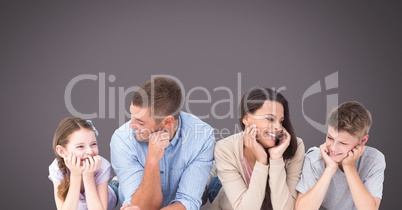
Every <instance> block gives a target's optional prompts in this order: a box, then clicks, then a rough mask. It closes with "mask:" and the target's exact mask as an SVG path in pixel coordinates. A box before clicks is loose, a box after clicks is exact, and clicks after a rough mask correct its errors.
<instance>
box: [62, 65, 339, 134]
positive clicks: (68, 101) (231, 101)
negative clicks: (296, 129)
mask: <svg viewBox="0 0 402 210" xmlns="http://www.w3.org/2000/svg"><path fill="white" fill-rule="evenodd" d="M161 76H163V77H168V78H170V79H173V80H175V81H176V82H177V83H178V84H179V86H180V88H181V90H182V95H183V103H182V104H181V107H180V109H181V108H183V107H184V108H185V110H186V112H188V113H192V112H191V108H190V107H191V104H205V105H208V104H210V105H211V106H210V107H211V109H210V113H207V114H205V115H197V117H199V118H200V119H208V118H211V117H212V118H213V119H226V118H235V116H236V114H235V110H237V109H236V108H235V107H237V105H238V104H239V103H240V100H241V97H242V95H241V90H242V89H241V85H242V84H241V81H242V80H241V73H237V84H236V85H237V88H236V90H235V91H236V92H237V93H235V94H234V93H233V91H232V89H230V88H229V87H225V86H220V87H216V88H214V89H213V90H212V91H210V90H208V89H207V88H205V87H202V86H196V87H193V88H191V89H190V90H189V91H188V92H187V93H186V92H185V88H184V86H183V83H182V82H181V81H180V80H179V79H178V78H176V77H174V76H171V75H152V76H151V81H152V80H153V79H155V78H156V77H161ZM106 79H107V81H108V82H109V83H113V82H115V81H116V76H114V75H109V76H107V77H106V74H105V73H102V72H101V73H99V74H98V75H94V74H82V75H78V76H76V77H74V78H73V79H71V80H70V82H69V83H68V84H67V86H66V89H65V92H64V101H65V105H66V108H67V110H68V111H69V113H70V114H71V115H73V116H79V117H81V118H84V119H94V118H99V119H104V118H106V117H107V118H109V119H115V118H116V111H115V110H116V102H117V105H118V109H117V110H118V113H117V117H118V119H119V120H118V121H119V124H120V125H121V124H123V123H124V122H126V120H127V118H130V113H129V112H128V111H127V110H126V108H125V105H126V104H125V103H126V102H125V99H126V97H127V96H128V95H129V94H131V93H133V92H135V91H139V92H141V87H138V86H132V87H129V88H127V89H125V88H124V87H117V96H118V97H117V99H116V87H108V112H106V103H107V101H106V86H107V85H106V83H107V82H106ZM338 80H339V79H338V71H337V72H334V73H332V74H330V75H328V76H326V77H325V78H324V86H325V90H330V89H336V88H338V84H339V83H338ZM88 81H90V82H94V81H95V82H96V81H97V82H98V90H99V91H98V111H97V112H93V113H82V112H80V111H78V110H77V109H76V108H75V107H74V105H73V102H72V94H71V93H72V90H73V88H74V86H75V85H76V84H77V83H79V82H88ZM271 89H273V90H276V91H277V92H281V91H285V90H286V87H280V88H275V87H274V88H271ZM218 91H219V92H225V93H226V94H227V96H228V97H227V98H224V99H221V100H215V101H213V100H212V95H213V94H214V93H216V92H218ZM195 92H198V95H199V93H202V94H205V96H206V99H203V100H200V99H192V97H191V95H193V94H194V93H195ZM321 92H323V90H322V85H321V81H320V80H319V81H317V82H315V83H314V84H313V85H311V86H310V87H309V88H307V90H306V91H305V92H304V93H303V97H302V101H301V109H302V110H301V111H302V114H303V117H304V119H305V120H306V121H307V122H308V123H309V124H310V125H311V126H312V127H314V128H315V129H317V130H318V131H320V132H322V133H326V127H327V123H326V122H325V123H319V122H317V121H315V120H313V119H312V118H310V117H309V116H307V114H306V113H305V106H304V104H305V102H306V101H307V99H308V98H309V97H313V96H314V95H316V94H318V93H321ZM151 94H152V93H151ZM142 96H143V97H147V96H146V94H145V93H144V94H142ZM235 97H237V100H236V99H235ZM116 100H117V101H116ZM144 101H146V100H144ZM325 103H326V114H328V113H329V112H330V111H331V110H332V109H333V108H334V107H335V106H337V105H338V93H334V94H329V95H326V102H325ZM221 104H225V105H226V107H228V111H227V113H225V114H224V115H219V114H218V113H217V111H216V107H217V106H218V105H220V106H223V105H221ZM177 111H179V110H177ZM151 113H152V110H151ZM106 114H108V115H107V116H106ZM225 129H226V128H225ZM238 129H239V128H238ZM227 130H228V129H226V131H227ZM226 131H225V132H226Z"/></svg>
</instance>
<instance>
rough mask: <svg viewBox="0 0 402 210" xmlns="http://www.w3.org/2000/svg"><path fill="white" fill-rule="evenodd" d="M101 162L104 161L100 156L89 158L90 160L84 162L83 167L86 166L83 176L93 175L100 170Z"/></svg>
mask: <svg viewBox="0 0 402 210" xmlns="http://www.w3.org/2000/svg"><path fill="white" fill-rule="evenodd" d="M101 162H102V159H101V158H100V157H99V156H98V155H96V156H93V157H91V156H88V158H87V159H85V160H84V161H83V165H84V171H83V174H84V175H93V174H94V173H95V171H96V170H98V169H99V168H100V165H101Z"/></svg>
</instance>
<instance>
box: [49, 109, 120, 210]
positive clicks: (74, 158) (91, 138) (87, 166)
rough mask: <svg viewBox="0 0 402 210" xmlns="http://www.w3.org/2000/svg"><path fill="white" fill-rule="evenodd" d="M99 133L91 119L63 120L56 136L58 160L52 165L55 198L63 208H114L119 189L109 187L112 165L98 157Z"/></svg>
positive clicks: (50, 175) (60, 207)
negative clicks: (97, 139) (97, 138)
mask: <svg viewBox="0 0 402 210" xmlns="http://www.w3.org/2000/svg"><path fill="white" fill-rule="evenodd" d="M96 136H98V131H97V130H96V129H95V127H94V126H93V124H92V122H91V121H90V120H86V121H85V120H83V119H81V118H78V117H69V118H65V119H63V120H62V121H61V122H60V124H59V126H58V127H57V129H56V132H55V134H54V137H53V150H54V152H55V154H56V159H55V160H54V161H53V162H52V164H51V165H50V166H49V179H50V180H51V181H53V186H54V199H55V202H56V206H57V209H58V210H61V209H68V210H71V209H79V210H84V209H89V210H91V209H93V210H101V209H113V208H114V207H115V206H116V205H117V203H118V200H117V192H116V191H115V190H116V189H117V188H116V186H108V180H109V178H110V170H111V167H110V163H109V162H108V161H107V160H106V159H105V158H103V157H101V156H99V155H98V153H99V150H98V145H97V142H96Z"/></svg>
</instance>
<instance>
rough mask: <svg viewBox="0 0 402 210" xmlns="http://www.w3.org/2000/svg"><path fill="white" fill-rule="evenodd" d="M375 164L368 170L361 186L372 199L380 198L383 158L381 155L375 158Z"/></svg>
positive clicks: (383, 169) (382, 180) (383, 166)
mask: <svg viewBox="0 0 402 210" xmlns="http://www.w3.org/2000/svg"><path fill="white" fill-rule="evenodd" d="M376 160H377V162H376V163H375V164H374V165H373V167H372V168H371V169H370V171H369V174H368V175H367V176H366V178H365V180H364V182H363V184H364V186H365V187H366V188H367V190H368V191H369V192H370V194H371V195H372V196H373V197H376V198H382V190H383V182H384V171H385V166H386V165H385V158H384V156H383V155H381V156H378V157H376Z"/></svg>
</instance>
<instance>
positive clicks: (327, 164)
mask: <svg viewBox="0 0 402 210" xmlns="http://www.w3.org/2000/svg"><path fill="white" fill-rule="evenodd" d="M320 150H321V156H322V159H324V162H325V167H326V168H328V169H331V170H332V171H333V172H335V171H336V170H337V169H338V163H337V162H335V161H334V160H333V159H332V158H331V157H330V156H329V155H328V153H329V151H328V148H327V144H326V143H324V144H321V146H320Z"/></svg>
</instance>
